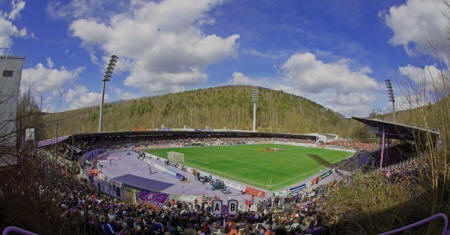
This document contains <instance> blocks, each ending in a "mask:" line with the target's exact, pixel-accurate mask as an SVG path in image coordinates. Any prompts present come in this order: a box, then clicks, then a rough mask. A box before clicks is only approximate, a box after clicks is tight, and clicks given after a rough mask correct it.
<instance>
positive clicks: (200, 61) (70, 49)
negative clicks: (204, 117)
mask: <svg viewBox="0 0 450 235" xmlns="http://www.w3.org/2000/svg"><path fill="white" fill-rule="evenodd" d="M443 1H445V0H406V1H405V0H380V1H369V0H367V1H364V0H340V1H330V0H315V1H303V0H277V1H269V0H158V1H147V0H124V1H116V0H102V1H97V0H65V1H58V0H48V1H32V0H0V8H1V12H0V47H2V48H3V49H2V53H3V54H10V55H21V56H25V57H26V60H25V65H24V70H23V73H22V80H21V92H26V91H28V90H30V91H31V92H32V94H33V95H35V96H36V97H39V100H40V102H42V107H43V109H44V110H45V111H47V112H58V111H63V110H70V109H76V108H81V107H86V106H93V105H98V104H99V103H100V100H101V89H102V77H103V75H104V71H105V68H106V67H107V63H108V60H109V58H110V56H111V55H113V54H115V55H117V56H118V57H119V61H118V63H117V66H116V68H115V71H114V74H113V76H112V78H111V81H110V82H108V83H107V88H106V101H107V102H113V101H118V100H128V99H133V98H139V97H148V96H154V95H160V94H166V93H172V92H179V91H184V90H192V89H198V88H207V87H214V86H222V85H252V86H260V87H267V88H270V89H275V90H283V91H285V92H288V93H292V94H295V95H299V96H303V97H305V98H308V99H310V100H312V101H314V102H317V103H319V104H321V105H323V106H325V107H328V108H330V109H333V110H334V111H336V112H339V113H341V114H343V115H345V116H367V115H368V114H369V113H371V112H372V111H374V110H379V111H382V112H389V111H390V108H389V107H390V105H389V103H388V102H389V101H388V98H387V92H386V89H385V85H384V81H385V80H386V79H391V80H392V81H393V83H394V92H395V95H396V102H397V105H398V106H399V107H398V108H400V109H402V108H404V107H405V105H406V103H407V102H406V101H407V98H406V95H405V94H404V92H402V91H403V90H404V89H402V87H404V86H405V84H415V85H423V87H425V89H426V90H427V91H428V90H430V89H431V83H430V81H431V80H432V79H433V77H436V76H438V74H439V73H440V72H442V71H448V67H447V66H448V57H446V56H447V55H448V54H445V53H444V56H440V55H436V53H435V51H434V50H432V49H431V47H430V45H448V39H447V37H448V31H449V27H450V26H449V18H448V15H446V13H448V12H450V11H449V8H448V6H446V5H445V4H444V2H443ZM446 35H447V37H446ZM446 43H447V44H446ZM5 48H8V49H5Z"/></svg>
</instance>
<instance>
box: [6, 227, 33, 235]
mask: <svg viewBox="0 0 450 235" xmlns="http://www.w3.org/2000/svg"><path fill="white" fill-rule="evenodd" d="M10 233H16V234H21V235H38V234H37V233H33V232H30V231H28V230H25V229H21V228H18V227H16V226H8V227H6V228H5V229H3V232H2V235H7V234H10Z"/></svg>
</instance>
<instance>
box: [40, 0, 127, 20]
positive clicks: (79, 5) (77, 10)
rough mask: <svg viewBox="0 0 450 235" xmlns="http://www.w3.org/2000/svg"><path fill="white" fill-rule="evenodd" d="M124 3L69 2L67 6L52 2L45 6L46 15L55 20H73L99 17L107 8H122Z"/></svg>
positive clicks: (110, 0)
mask: <svg viewBox="0 0 450 235" xmlns="http://www.w3.org/2000/svg"><path fill="white" fill-rule="evenodd" d="M125 5H127V3H126V1H115V0H101V1H98V0H71V1H69V2H68V3H67V4H64V3H62V2H61V1H57V0H53V1H50V2H49V3H48V5H47V9H46V11H47V14H48V15H49V16H51V17H55V18H65V19H74V18H80V17H89V18H91V17H100V16H101V15H103V13H104V11H107V10H110V8H109V7H108V6H116V7H117V8H123V7H124V6H125Z"/></svg>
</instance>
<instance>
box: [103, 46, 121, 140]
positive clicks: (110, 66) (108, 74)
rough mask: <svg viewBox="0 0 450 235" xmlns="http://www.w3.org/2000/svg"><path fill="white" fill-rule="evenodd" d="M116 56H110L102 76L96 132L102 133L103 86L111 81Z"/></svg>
mask: <svg viewBox="0 0 450 235" xmlns="http://www.w3.org/2000/svg"><path fill="white" fill-rule="evenodd" d="M118 59H119V57H118V56H116V55H112V56H111V59H109V64H108V67H107V68H106V70H105V75H103V80H102V81H103V89H102V103H101V104H100V116H99V121H98V132H102V131H103V103H104V102H105V86H106V82H108V81H110V80H111V76H112V74H113V72H114V67H115V66H116V63H117V60H118Z"/></svg>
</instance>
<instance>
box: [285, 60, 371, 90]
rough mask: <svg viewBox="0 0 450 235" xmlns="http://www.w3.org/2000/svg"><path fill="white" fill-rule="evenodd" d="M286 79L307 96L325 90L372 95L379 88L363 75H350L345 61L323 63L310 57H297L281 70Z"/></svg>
mask: <svg viewBox="0 0 450 235" xmlns="http://www.w3.org/2000/svg"><path fill="white" fill-rule="evenodd" d="M281 68H282V69H283V70H284V71H285V72H286V79H287V81H288V82H289V83H292V85H295V86H296V88H298V89H300V90H302V91H304V92H306V93H319V92H323V91H325V90H327V89H331V90H335V91H336V92H338V93H349V92H355V91H359V92H362V91H371V90H375V89H377V88H378V84H377V82H376V81H375V80H374V79H373V78H371V77H369V76H368V75H367V73H368V72H369V71H370V68H368V67H367V68H366V69H365V70H364V71H351V70H350V68H349V66H348V60H347V59H343V60H340V61H338V62H335V63H324V62H322V61H320V60H317V59H316V56H315V55H314V54H312V53H309V52H306V53H296V54H294V55H292V56H291V57H290V58H289V59H288V60H287V61H286V62H285V63H284V64H283V66H282V67H281Z"/></svg>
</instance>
